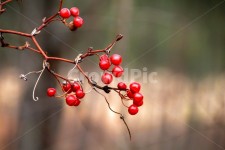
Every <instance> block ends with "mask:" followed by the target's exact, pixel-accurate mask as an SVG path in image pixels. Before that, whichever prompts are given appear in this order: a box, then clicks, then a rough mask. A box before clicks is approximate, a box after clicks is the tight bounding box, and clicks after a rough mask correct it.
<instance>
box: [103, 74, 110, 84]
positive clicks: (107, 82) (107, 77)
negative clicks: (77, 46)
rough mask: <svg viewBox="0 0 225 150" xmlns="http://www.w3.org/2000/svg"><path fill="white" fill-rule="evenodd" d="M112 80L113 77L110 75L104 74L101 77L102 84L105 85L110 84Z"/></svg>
mask: <svg viewBox="0 0 225 150" xmlns="http://www.w3.org/2000/svg"><path fill="white" fill-rule="evenodd" d="M112 80H113V76H112V75H111V74H110V73H107V72H106V73H104V74H103V75H102V82H103V83H105V84H110V83H111V82H112Z"/></svg>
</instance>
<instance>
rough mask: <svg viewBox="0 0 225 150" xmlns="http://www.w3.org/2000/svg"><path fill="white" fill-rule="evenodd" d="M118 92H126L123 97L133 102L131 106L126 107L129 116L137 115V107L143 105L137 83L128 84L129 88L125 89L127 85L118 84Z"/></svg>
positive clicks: (139, 87)
mask: <svg viewBox="0 0 225 150" xmlns="http://www.w3.org/2000/svg"><path fill="white" fill-rule="evenodd" d="M117 87H118V89H119V90H123V91H125V90H126V95H125V97H126V98H128V99H130V100H133V104H132V105H130V106H129V107H128V112H129V114H131V115H135V114H137V113H138V111H139V109H138V107H140V106H142V105H143V98H144V96H143V95H142V94H141V93H140V90H141V85H140V84H139V83H137V82H132V83H131V84H130V88H129V89H127V85H126V84H125V83H123V82H120V83H118V85H117Z"/></svg>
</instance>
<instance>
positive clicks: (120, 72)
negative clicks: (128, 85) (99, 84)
mask: <svg viewBox="0 0 225 150" xmlns="http://www.w3.org/2000/svg"><path fill="white" fill-rule="evenodd" d="M112 73H113V75H114V76H115V77H121V76H122V75H123V68H122V67H121V66H115V67H114V68H113V70H112Z"/></svg>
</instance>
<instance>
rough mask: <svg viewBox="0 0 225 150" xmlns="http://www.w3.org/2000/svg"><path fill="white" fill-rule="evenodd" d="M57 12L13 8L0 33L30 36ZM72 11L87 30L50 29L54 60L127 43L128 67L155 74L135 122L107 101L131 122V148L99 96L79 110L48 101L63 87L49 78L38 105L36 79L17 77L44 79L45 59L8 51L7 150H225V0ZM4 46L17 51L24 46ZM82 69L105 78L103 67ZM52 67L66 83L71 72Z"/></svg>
mask: <svg viewBox="0 0 225 150" xmlns="http://www.w3.org/2000/svg"><path fill="white" fill-rule="evenodd" d="M57 6H58V1H57V0H55V1H46V0H42V1H41V0H39V1H32V0H23V2H22V3H21V2H16V1H15V2H14V1H13V2H12V3H9V4H8V5H7V6H6V8H7V12H6V13H4V14H2V15H0V28H1V29H13V30H19V31H24V32H28V33H30V32H31V31H32V30H33V29H34V28H35V27H37V26H38V25H40V24H41V20H42V18H44V17H48V16H50V15H51V14H53V13H55V12H56V11H57ZM72 6H77V7H79V8H80V11H81V12H80V15H81V16H82V17H83V18H84V20H85V24H84V26H83V27H82V28H81V29H79V30H77V31H76V32H70V31H69V30H68V29H67V28H66V27H65V26H63V25H62V24H61V23H58V22H57V23H53V24H51V25H50V26H48V27H47V28H45V30H43V31H42V32H41V34H40V35H38V38H37V39H38V41H39V42H40V44H41V46H42V47H43V49H44V50H46V51H48V53H49V55H51V56H60V57H65V58H69V59H74V58H75V57H76V55H77V54H78V53H82V52H83V51H85V50H86V49H87V48H88V47H90V46H92V47H94V48H95V49H99V48H104V47H105V46H107V44H109V43H110V42H111V41H112V39H113V38H114V37H115V36H116V35H117V34H119V33H121V34H123V35H124V39H123V40H121V41H120V42H119V43H118V44H117V45H116V46H115V48H114V49H113V52H115V53H120V54H121V55H123V58H124V59H123V67H124V68H130V69H141V70H142V69H143V68H144V67H147V70H148V73H149V74H151V73H152V72H156V73H157V76H156V79H157V81H158V82H157V83H152V82H147V83H146V82H145V81H143V80H142V78H139V79H137V80H138V81H139V82H141V83H142V93H143V94H144V95H145V101H144V106H142V107H141V108H140V112H139V114H138V115H136V116H130V115H127V109H126V108H125V107H123V106H122V104H121V103H120V100H119V98H118V97H117V96H116V95H115V94H110V95H108V96H107V97H108V99H109V100H110V103H111V104H112V106H113V107H114V108H115V109H116V110H119V111H121V112H123V113H124V114H125V117H126V120H127V122H128V124H129V127H130V129H131V132H132V136H133V139H132V141H129V138H128V135H127V131H126V128H125V127H124V125H123V124H122V122H121V121H120V119H119V118H118V116H116V115H115V114H113V113H111V112H110V111H109V109H108V108H107V105H106V103H105V102H104V99H103V98H102V97H101V96H99V95H98V94H95V93H94V92H92V93H90V94H88V95H87V97H86V98H85V100H84V101H83V102H82V104H81V105H80V106H79V107H78V108H71V107H68V106H66V105H65V103H64V102H63V100H60V99H50V98H48V97H46V95H45V91H46V89H47V87H52V86H56V83H55V81H54V80H53V79H52V77H51V76H50V75H49V74H47V73H46V74H44V77H43V78H42V80H41V82H40V83H39V85H38V88H37V92H36V95H38V96H39V98H40V100H39V101H38V102H34V101H33V100H32V89H33V85H34V83H35V79H36V78H37V76H36V75H34V76H30V77H29V81H28V82H23V81H21V80H19V79H18V76H19V75H20V74H21V73H26V72H29V71H33V70H39V69H41V65H42V59H41V57H40V56H38V55H36V54H34V53H32V52H28V51H23V52H18V51H15V50H11V49H7V48H0V67H1V69H0V83H1V84H0V89H1V90H0V118H1V119H0V121H1V123H0V150H18V149H21V150H31V149H32V150H40V149H42V150H62V149H63V150H71V149H74V150H89V149H90V150H105V149H107V150H115V149H121V150H149V149H151V150H199V149H204V150H223V149H225V122H224V118H225V76H224V71H225V1H224V0H223V1H222V0H204V1H194V0H170V1H168V0H167V1H166V0H136V1H135V0H92V1H88V0H87V1H85V0H83V1H75V0H65V3H64V7H68V8H70V7H72ZM4 37H5V39H6V40H7V41H8V42H10V43H13V44H15V45H22V44H24V42H25V41H26V39H23V38H20V37H18V36H11V35H4ZM93 62H96V63H93ZM83 66H84V68H85V70H86V71H88V72H92V71H96V70H97V71H100V70H99V69H98V68H97V67H98V62H97V59H96V58H91V59H90V60H89V61H87V62H85V63H84V65H83ZM52 67H54V69H55V71H57V72H59V73H61V74H64V75H66V74H67V72H68V70H69V69H70V68H72V66H71V65H69V64H65V63H55V64H53V65H52ZM131 80H132V79H131ZM128 82H131V81H128ZM85 89H88V86H85Z"/></svg>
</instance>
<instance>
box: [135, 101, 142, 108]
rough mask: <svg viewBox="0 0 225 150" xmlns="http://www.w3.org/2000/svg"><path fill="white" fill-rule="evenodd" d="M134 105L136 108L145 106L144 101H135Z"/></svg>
mask: <svg viewBox="0 0 225 150" xmlns="http://www.w3.org/2000/svg"><path fill="white" fill-rule="evenodd" d="M133 104H134V105H136V106H138V107H140V106H142V105H143V100H142V101H139V102H137V101H134V102H133Z"/></svg>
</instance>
